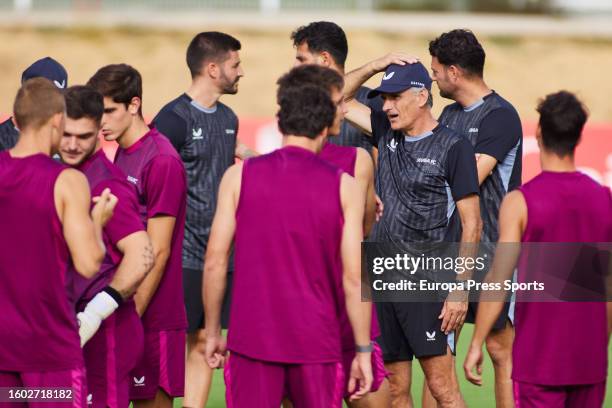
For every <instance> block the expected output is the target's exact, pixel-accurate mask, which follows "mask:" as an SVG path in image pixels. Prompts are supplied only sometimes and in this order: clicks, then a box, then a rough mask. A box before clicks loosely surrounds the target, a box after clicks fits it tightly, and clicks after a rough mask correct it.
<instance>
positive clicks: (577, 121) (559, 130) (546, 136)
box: [536, 91, 589, 157]
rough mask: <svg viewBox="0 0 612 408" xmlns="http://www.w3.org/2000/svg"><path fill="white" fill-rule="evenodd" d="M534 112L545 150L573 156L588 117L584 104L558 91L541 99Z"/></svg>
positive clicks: (570, 94)
mask: <svg viewBox="0 0 612 408" xmlns="http://www.w3.org/2000/svg"><path fill="white" fill-rule="evenodd" d="M536 110H537V111H538V113H539V114H540V120H539V125H540V130H541V132H542V143H543V144H544V147H545V148H546V150H549V151H551V152H553V153H555V154H557V155H559V156H561V157H563V156H567V155H568V154H570V155H573V154H574V150H575V149H576V146H577V145H578V142H579V141H580V135H581V134H582V128H583V127H584V124H585V123H586V121H587V118H588V116H589V114H588V112H587V109H586V108H585V106H584V104H583V103H582V102H580V100H579V99H578V98H577V97H576V95H574V94H573V93H571V92H567V91H559V92H557V93H553V94H550V95H547V96H546V97H545V98H544V99H541V100H540V102H539V104H538V107H537V109H536Z"/></svg>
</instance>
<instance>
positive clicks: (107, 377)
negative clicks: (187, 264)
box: [83, 302, 144, 408]
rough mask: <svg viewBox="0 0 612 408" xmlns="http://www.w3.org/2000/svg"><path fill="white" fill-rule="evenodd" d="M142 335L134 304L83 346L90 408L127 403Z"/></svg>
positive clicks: (112, 317)
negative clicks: (131, 376)
mask: <svg viewBox="0 0 612 408" xmlns="http://www.w3.org/2000/svg"><path fill="white" fill-rule="evenodd" d="M143 348H144V334H143V329H142V323H141V322H140V318H139V317H138V314H137V313H136V309H135V307H134V303H133V302H128V303H125V304H123V305H122V306H121V307H120V308H119V309H117V310H116V311H115V313H113V314H111V315H110V316H109V317H108V318H106V319H105V320H104V321H103V322H102V325H101V326H100V329H98V331H97V332H96V334H95V335H94V336H93V337H92V338H91V340H89V341H88V342H87V344H85V347H84V348H83V354H84V357H85V367H86V368H87V388H88V390H89V393H90V395H91V397H89V396H88V400H90V401H91V403H90V406H91V407H93V408H98V407H99V408H106V407H110V408H115V407H119V408H123V407H127V406H128V405H129V403H130V394H129V389H130V371H131V370H133V369H134V368H135V367H136V364H137V363H138V362H139V361H140V359H141V357H142V351H143Z"/></svg>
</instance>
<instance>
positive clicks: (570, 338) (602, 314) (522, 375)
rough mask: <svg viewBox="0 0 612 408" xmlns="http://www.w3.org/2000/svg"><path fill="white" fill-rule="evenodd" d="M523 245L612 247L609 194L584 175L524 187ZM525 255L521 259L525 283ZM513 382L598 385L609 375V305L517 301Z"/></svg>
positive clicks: (542, 178)
mask: <svg viewBox="0 0 612 408" xmlns="http://www.w3.org/2000/svg"><path fill="white" fill-rule="evenodd" d="M520 191H521V192H522V193H523V196H524V197H525V201H526V203H527V227H526V230H525V232H524V234H523V238H522V241H523V242H610V241H612V199H611V196H610V190H609V189H607V188H605V187H602V186H601V185H599V184H597V183H596V182H595V181H593V180H592V179H591V178H589V177H588V176H586V175H584V174H582V173H579V172H565V173H555V172H543V173H541V174H540V175H538V176H537V177H536V178H534V179H533V180H531V181H530V182H528V183H526V184H525V185H523V186H522V187H520ZM525 258H526V257H525V256H524V255H522V256H521V260H520V261H519V268H518V271H519V272H518V280H519V282H520V281H522V280H521V276H522V275H523V273H521V269H522V266H523V265H524V262H525ZM515 327H516V334H515V338H514V348H513V369H512V378H513V379H514V380H516V381H521V382H525V383H533V384H540V385H559V386H561V385H574V384H594V383H599V382H601V381H605V380H606V375H607V359H608V352H607V345H608V333H607V319H606V304H605V303H603V302H602V303H594V302H590V303H589V302H539V303H528V302H517V304H516V311H515Z"/></svg>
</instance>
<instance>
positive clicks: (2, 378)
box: [0, 367, 87, 408]
mask: <svg viewBox="0 0 612 408" xmlns="http://www.w3.org/2000/svg"><path fill="white" fill-rule="evenodd" d="M15 387H26V388H31V389H41V388H60V389H65V390H67V391H68V392H69V394H71V395H70V397H72V401H70V402H60V401H51V400H42V399H41V400H38V401H29V402H27V403H26V402H22V403H19V402H17V403H15V402H0V407H2V408H9V407H10V408H15V407H30V408H50V407H66V408H68V407H70V408H82V407H86V406H87V382H86V378H85V368H84V367H81V368H75V369H73V370H63V371H39V372H31V371H28V372H5V371H0V388H15Z"/></svg>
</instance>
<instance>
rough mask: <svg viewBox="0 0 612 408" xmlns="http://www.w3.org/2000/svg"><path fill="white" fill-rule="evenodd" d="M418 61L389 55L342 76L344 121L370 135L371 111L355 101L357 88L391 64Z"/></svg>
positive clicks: (408, 57) (404, 55) (399, 54)
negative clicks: (345, 109)
mask: <svg viewBox="0 0 612 408" xmlns="http://www.w3.org/2000/svg"><path fill="white" fill-rule="evenodd" d="M417 61H418V60H417V59H416V58H414V57H412V56H409V55H406V54H401V53H391V54H387V55H385V56H383V57H381V58H378V59H375V60H373V61H371V62H368V63H367V64H365V65H363V66H361V67H359V68H357V69H355V70H353V71H351V72H349V73H348V74H346V75H345V76H344V90H343V92H344V100H345V102H346V105H347V110H348V112H347V113H346V115H345V119H346V120H348V121H349V122H351V124H353V125H354V126H355V127H357V128H358V129H359V130H361V131H362V132H363V133H366V134H368V135H371V134H372V124H371V121H370V115H371V114H372V111H371V109H370V107H369V106H366V105H364V104H362V103H360V102H359V101H357V100H356V99H355V94H356V93H357V90H359V87H360V86H361V85H363V83H364V82H366V81H367V80H368V79H370V78H371V77H372V76H373V75H375V74H377V73H379V72H382V71H384V70H385V69H387V67H388V66H389V65H391V64H398V65H404V64H412V63H415V62H417Z"/></svg>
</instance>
